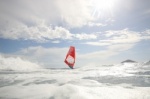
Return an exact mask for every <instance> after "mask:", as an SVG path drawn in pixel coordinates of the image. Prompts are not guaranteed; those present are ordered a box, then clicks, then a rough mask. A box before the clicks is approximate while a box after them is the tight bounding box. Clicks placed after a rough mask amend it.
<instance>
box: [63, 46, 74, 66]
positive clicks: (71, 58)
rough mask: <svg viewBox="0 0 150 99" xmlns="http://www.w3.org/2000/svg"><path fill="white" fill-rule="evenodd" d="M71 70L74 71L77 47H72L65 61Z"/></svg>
mask: <svg viewBox="0 0 150 99" xmlns="http://www.w3.org/2000/svg"><path fill="white" fill-rule="evenodd" d="M64 62H65V63H66V64H67V65H68V66H69V67H70V68H71V69H73V67H74V64H75V47H74V46H70V49H69V51H68V53H67V55H66V58H65V61H64Z"/></svg>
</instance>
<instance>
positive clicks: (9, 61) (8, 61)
mask: <svg viewBox="0 0 150 99" xmlns="http://www.w3.org/2000/svg"><path fill="white" fill-rule="evenodd" d="M39 68H40V66H39V65H37V64H36V63H32V62H30V61H27V60H23V59H21V58H20V57H16V58H15V57H7V58H6V57H3V56H1V55H0V70H25V71H27V70H36V69H39Z"/></svg>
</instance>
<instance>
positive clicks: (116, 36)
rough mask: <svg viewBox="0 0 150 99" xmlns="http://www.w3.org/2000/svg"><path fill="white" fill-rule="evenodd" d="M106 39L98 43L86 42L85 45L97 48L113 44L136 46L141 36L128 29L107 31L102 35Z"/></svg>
mask: <svg viewBox="0 0 150 99" xmlns="http://www.w3.org/2000/svg"><path fill="white" fill-rule="evenodd" d="M101 35H103V36H104V37H105V38H104V39H102V40H99V41H97V42H95V41H94V42H86V43H85V44H89V45H96V46H107V45H113V44H134V43H137V42H139V41H140V40H141V37H142V36H141V34H140V33H139V32H134V31H130V30H128V29H124V30H118V31H112V30H111V31H106V32H105V33H103V34H100V36H99V37H101Z"/></svg>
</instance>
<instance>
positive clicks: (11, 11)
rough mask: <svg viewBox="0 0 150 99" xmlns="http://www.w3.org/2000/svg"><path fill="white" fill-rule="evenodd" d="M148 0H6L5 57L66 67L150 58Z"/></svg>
mask: <svg viewBox="0 0 150 99" xmlns="http://www.w3.org/2000/svg"><path fill="white" fill-rule="evenodd" d="M149 4H150V1H149V0H126V1H124V0H75V1H72V0H42V1H41V0H29V1H27V0H21V1H20V0H13V1H9V0H1V1H0V55H1V57H2V58H3V59H5V58H10V57H12V58H16V57H19V58H20V59H23V60H28V61H30V62H33V63H37V64H39V65H42V66H45V67H50V68H51V67H64V66H65V64H64V63H63V61H64V58H65V55H66V53H67V51H68V48H69V46H70V45H73V46H75V47H76V52H77V60H76V66H79V67H80V66H85V65H102V64H112V63H118V62H121V61H123V60H125V59H133V60H135V61H139V62H141V61H147V60H150V57H149V56H150V52H149V50H150V7H149Z"/></svg>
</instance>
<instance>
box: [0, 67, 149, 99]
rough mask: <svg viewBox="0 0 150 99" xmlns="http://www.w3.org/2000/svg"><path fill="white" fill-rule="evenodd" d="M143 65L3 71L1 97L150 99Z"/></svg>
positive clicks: (35, 98) (36, 98) (28, 98)
mask: <svg viewBox="0 0 150 99" xmlns="http://www.w3.org/2000/svg"><path fill="white" fill-rule="evenodd" d="M135 66H137V67H135ZM141 67H143V66H139V65H137V64H118V65H113V66H103V67H101V66H97V67H96V66H93V67H87V66H85V67H83V68H78V69H73V70H72V69H70V68H68V69H42V70H38V71H32V72H28V71H24V72H22V71H19V72H16V71H0V74H1V75H0V93H1V94H0V98H2V99H13V98H15V99H150V94H149V93H150V71H147V70H145V71H144V70H143V68H141Z"/></svg>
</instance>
